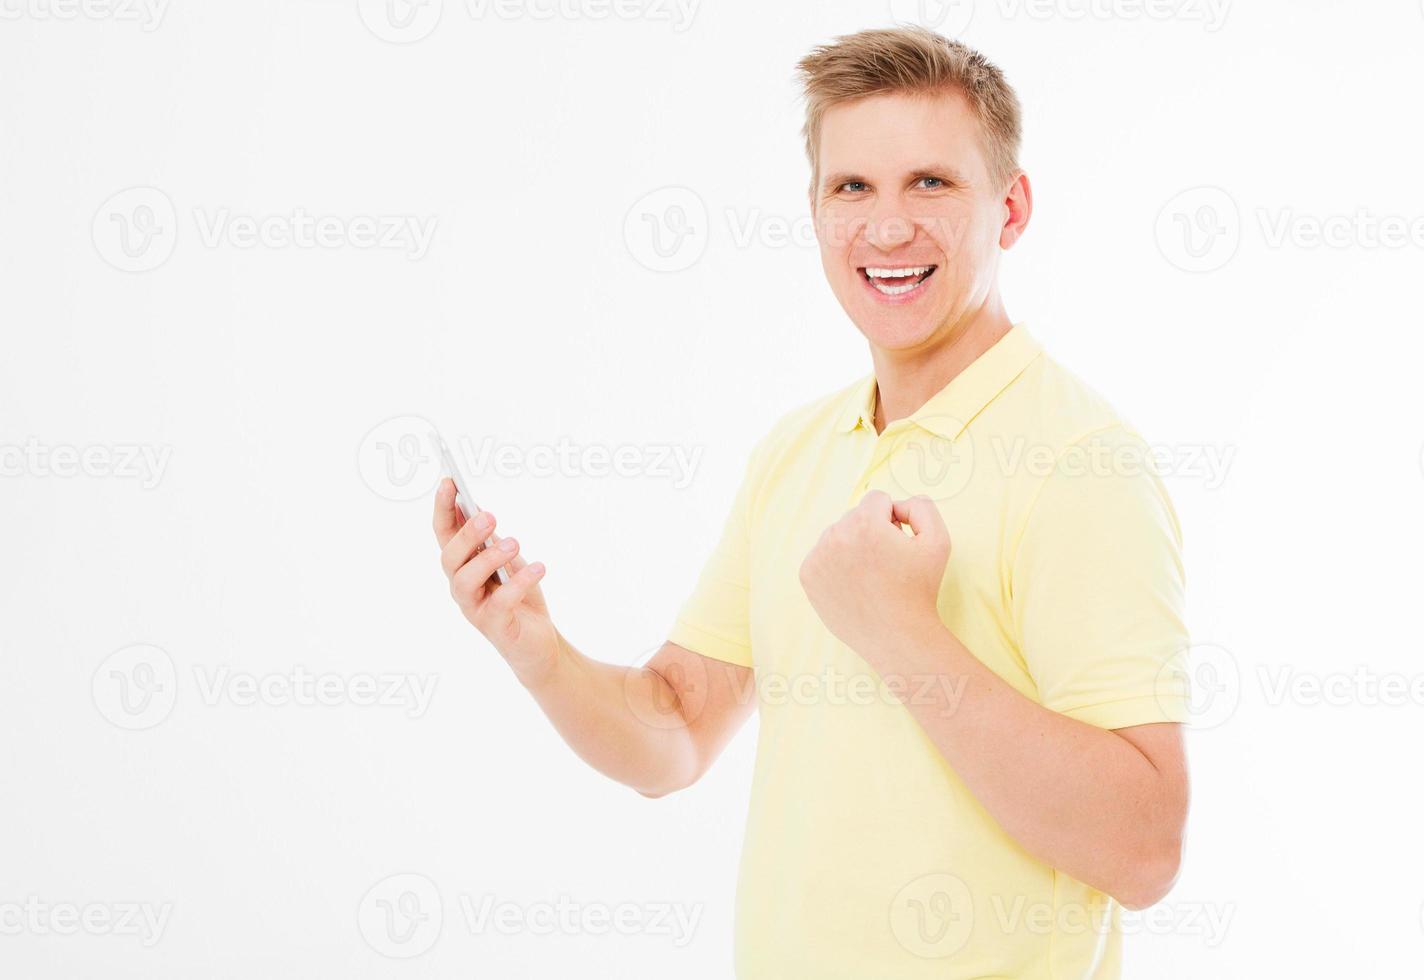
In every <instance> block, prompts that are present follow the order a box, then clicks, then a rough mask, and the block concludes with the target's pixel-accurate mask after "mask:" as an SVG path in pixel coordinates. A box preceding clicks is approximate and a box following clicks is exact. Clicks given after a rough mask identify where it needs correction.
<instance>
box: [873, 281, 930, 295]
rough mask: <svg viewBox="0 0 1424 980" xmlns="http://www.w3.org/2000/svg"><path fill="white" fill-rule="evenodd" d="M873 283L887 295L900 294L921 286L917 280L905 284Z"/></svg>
mask: <svg viewBox="0 0 1424 980" xmlns="http://www.w3.org/2000/svg"><path fill="white" fill-rule="evenodd" d="M871 285H872V286H874V287H875V288H876V289H877V290H879V291H880V292H881V293H883V294H884V295H886V296H899V295H900V294H901V293H908V292H909V291H910V290H912V289H919V288H920V284H919V283H917V282H912V283H906V284H905V285H903V286H887V285H885V284H884V283H879V282H872V283H871Z"/></svg>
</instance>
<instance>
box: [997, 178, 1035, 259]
mask: <svg viewBox="0 0 1424 980" xmlns="http://www.w3.org/2000/svg"><path fill="white" fill-rule="evenodd" d="M1032 216H1033V187H1032V185H1030V184H1029V182H1028V174H1026V173H1024V172H1023V171H1019V173H1018V174H1017V176H1015V177H1014V181H1013V183H1012V184H1010V185H1009V189H1008V193H1006V194H1005V195H1004V227H1003V228H1002V229H1000V231H999V247H1000V248H1013V247H1014V243H1015V242H1017V241H1018V240H1019V239H1020V238H1021V237H1022V236H1023V233H1024V231H1025V229H1027V228H1028V219H1029V218H1031V217H1032Z"/></svg>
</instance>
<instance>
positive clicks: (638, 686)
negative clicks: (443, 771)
mask: <svg viewBox="0 0 1424 980" xmlns="http://www.w3.org/2000/svg"><path fill="white" fill-rule="evenodd" d="M434 528H435V538H436V541H437V542H438V543H439V544H440V549H441V554H440V562H441V567H442V568H443V569H444V571H445V575H446V577H447V578H448V579H449V581H450V594H451V595H452V596H453V597H454V599H455V602H456V604H457V605H458V606H459V607H460V611H461V612H462V613H464V615H465V618H466V619H467V620H469V621H470V623H471V624H472V625H473V626H474V627H475V628H476V629H478V630H479V631H480V633H482V634H483V635H484V637H485V638H486V639H487V640H489V642H490V643H491V644H492V645H493V646H494V648H495V649H496V650H497V651H499V653H500V655H501V656H503V657H504V659H505V662H506V663H508V664H509V666H510V668H511V669H512V670H513V671H514V675H515V677H516V678H518V679H519V682H520V683H521V684H523V685H524V687H525V689H526V690H528V691H529V693H530V694H531V695H532V696H533V697H534V700H535V701H536V702H537V703H538V705H539V707H540V708H541V709H542V710H543V712H544V714H545V715H547V716H548V718H549V720H550V721H551V722H552V723H553V725H554V728H555V729H556V730H557V731H558V733H559V735H560V736H562V737H563V739H564V741H565V742H567V743H568V745H569V747H570V748H572V749H573V750H574V752H576V753H577V754H578V756H579V758H581V759H583V760H584V761H585V762H587V763H588V764H589V765H591V766H593V768H595V769H597V770H598V771H599V772H601V773H603V774H604V775H606V776H608V777H610V778H612V779H615V780H617V781H618V782H620V783H623V784H624V785H626V786H629V787H631V788H633V789H635V790H637V791H638V792H639V793H641V794H643V795H644V796H649V797H658V796H664V795H666V794H668V793H671V792H673V791H675V790H678V789H682V788H684V787H686V786H690V785H691V784H692V783H694V782H696V781H697V779H698V778H699V777H700V776H701V775H702V774H703V773H704V772H706V771H707V769H708V767H710V766H711V765H712V762H713V761H714V760H715V759H716V758H717V756H718V755H719V754H720V753H721V751H722V749H723V748H724V747H725V746H726V744H727V743H728V742H729V741H731V738H732V736H733V735H734V734H736V732H737V730H738V729H739V728H740V727H741V726H742V723H743V722H745V721H746V719H747V716H748V715H749V714H751V711H752V709H753V707H754V706H755V699H754V696H753V689H752V672H751V671H750V670H749V669H747V668H745V667H741V666H738V665H736V664H729V663H724V662H722V661H719V660H713V659H711V658H708V657H703V656H701V655H700V654H697V653H694V652H692V651H691V650H687V649H684V648H683V647H680V646H678V645H676V644H674V643H665V644H663V646H662V648H661V649H660V650H658V652H657V653H656V654H655V655H654V656H653V658H652V660H650V661H649V662H648V663H647V664H646V665H645V666H642V667H624V666H619V665H617V664H608V663H602V662H600V661H597V660H593V659H591V658H589V657H586V656H584V655H583V654H582V653H580V652H579V651H578V650H577V649H575V648H574V646H573V644H571V643H569V642H568V640H566V639H565V638H564V637H563V635H562V634H560V633H559V631H558V629H557V628H556V627H555V626H554V623H553V620H552V618H551V617H550V615H549V609H548V606H547V605H546V603H545V602H544V595H543V592H542V590H541V589H540V588H539V581H540V579H542V578H543V575H544V566H543V565H542V564H540V563H538V562H535V563H532V564H530V563H527V562H525V561H524V559H523V558H522V557H521V556H520V554H519V542H518V541H516V540H514V539H513V538H500V537H498V535H494V529H495V520H494V517H493V515H491V514H490V513H489V512H488V511H486V512H484V513H482V514H479V515H477V516H476V517H475V519H474V520H473V521H471V522H468V523H466V522H464V521H463V519H462V517H461V515H460V512H459V510H458V509H457V508H456V507H455V488H454V485H453V484H452V483H451V482H450V481H449V480H445V481H443V482H442V483H441V484H440V489H439V490H438V491H437V493H436V496H435V516H434ZM492 535H493V536H494V537H495V540H496V541H497V543H498V544H497V547H496V548H493V549H488V550H484V549H482V547H481V546H482V544H483V542H484V541H485V540H486V539H487V538H489V537H490V536H492ZM500 566H504V567H505V568H506V569H507V570H508V572H509V573H510V574H509V582H508V583H507V584H505V585H500V584H498V582H497V581H495V580H493V579H492V576H493V575H494V572H495V569H496V568H499V567H500Z"/></svg>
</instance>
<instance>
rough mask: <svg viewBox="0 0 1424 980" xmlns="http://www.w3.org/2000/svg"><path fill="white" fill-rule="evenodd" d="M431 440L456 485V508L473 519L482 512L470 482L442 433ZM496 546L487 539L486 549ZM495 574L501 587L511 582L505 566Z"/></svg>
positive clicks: (432, 433) (433, 436)
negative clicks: (473, 495) (441, 436)
mask: <svg viewBox="0 0 1424 980" xmlns="http://www.w3.org/2000/svg"><path fill="white" fill-rule="evenodd" d="M430 438H431V441H432V442H433V443H434V445H435V452H436V454H437V455H438V456H439V457H440V468H441V470H442V471H444V474H445V475H446V476H448V477H449V478H450V479H451V481H453V482H454V484H455V506H456V507H458V508H460V514H461V516H463V517H464V518H465V520H467V521H468V520H471V519H473V518H474V516H475V515H476V514H478V513H479V512H480V508H479V505H477V504H476V503H475V498H474V497H472V496H470V485H469V481H467V480H466V479H465V476H464V474H463V473H461V472H460V467H459V466H458V465H457V464H456V462H455V456H454V454H453V453H451V452H450V447H449V446H447V445H446V444H445V440H444V439H442V438H440V433H438V432H435V431H432V432H431V433H430ZM494 546H495V541H494V538H492V537H491V538H488V539H486V541H485V547H486V548H493V547H494ZM494 574H495V577H496V578H498V579H499V584H500V585H504V584H506V583H508V582H509V575H508V574H507V573H506V572H505V570H504V567H503V566H500V567H499V568H497V569H495V572H494Z"/></svg>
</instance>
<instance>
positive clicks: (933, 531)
mask: <svg viewBox="0 0 1424 980" xmlns="http://www.w3.org/2000/svg"><path fill="white" fill-rule="evenodd" d="M891 514H892V516H891V519H892V520H894V521H896V522H897V523H900V524H908V525H910V530H912V531H914V532H915V537H917V538H919V537H923V538H925V539H926V540H927V541H941V540H943V541H944V542H945V543H946V544H948V542H949V528H947V527H945V526H944V518H943V517H941V516H940V514H939V508H938V507H936V506H935V505H934V501H933V500H931V499H930V498H929V497H926V496H925V495H924V494H919V495H918V496H914V497H910V498H909V499H908V500H897V501H895V505H894V508H893V510H892V512H891Z"/></svg>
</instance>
